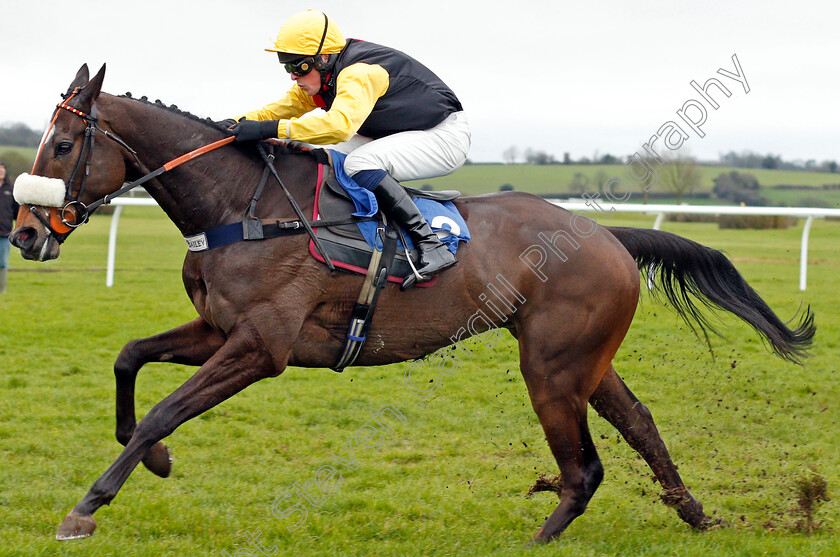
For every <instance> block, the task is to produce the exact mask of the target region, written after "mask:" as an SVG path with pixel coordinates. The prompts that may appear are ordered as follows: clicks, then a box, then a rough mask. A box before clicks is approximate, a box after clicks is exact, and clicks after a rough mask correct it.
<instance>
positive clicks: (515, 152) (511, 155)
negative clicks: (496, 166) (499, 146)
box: [502, 145, 519, 164]
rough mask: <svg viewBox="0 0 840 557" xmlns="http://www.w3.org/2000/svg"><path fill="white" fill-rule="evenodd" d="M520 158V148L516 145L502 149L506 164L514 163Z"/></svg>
mask: <svg viewBox="0 0 840 557" xmlns="http://www.w3.org/2000/svg"><path fill="white" fill-rule="evenodd" d="M518 158H519V148H517V147H516V145H511V146H510V147H508V148H507V149H505V150H504V151H502V160H503V161H504V162H505V163H506V164H513V163H515V162H516V159H518Z"/></svg>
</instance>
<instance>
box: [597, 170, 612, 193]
mask: <svg viewBox="0 0 840 557" xmlns="http://www.w3.org/2000/svg"><path fill="white" fill-rule="evenodd" d="M609 179H610V177H609V176H608V175H607V173H606V172H604V171H603V170H599V171H598V172H596V173H595V178H594V180H593V181H594V184H593V186H595V190H596V191H601V190H603V189H604V184H605V183H606V181H607V180H609Z"/></svg>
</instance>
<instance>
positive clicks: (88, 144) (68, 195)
mask: <svg viewBox="0 0 840 557" xmlns="http://www.w3.org/2000/svg"><path fill="white" fill-rule="evenodd" d="M83 88H84V87H76V88H75V89H74V90H73V92H72V93H71V94H70V95H68V96H67V97H66V98H65V100H64V101H63V102H60V103H58V104H57V105H56V111H55V114H54V115H53V118H52V121H51V122H50V127H49V128H48V129H47V132H46V133H45V135H44V140H43V141H42V143H41V146H40V148H39V149H38V154H37V156H36V157H35V163H34V164H33V166H32V171H33V173H34V171H35V167H36V166H37V164H38V160H39V159H40V158H41V152H42V151H43V148H44V146H45V145H46V138H47V137H48V135H49V132H50V131H51V130H52V129H53V126H54V125H55V121H56V119H57V118H58V115H59V113H60V111H59V110H58V109H64V110H67V111H69V112H70V113H71V114H75V115H76V116H78V117H79V118H81V119H82V120H84V121H85V132H84V134H85V138H84V142H83V143H82V149H81V152H80V153H79V159H78V160H77V161H76V166H75V167H74V168H73V173H72V174H71V175H70V179H69V180H68V181H67V187H66V190H65V193H64V201H65V202H66V203H65V205H64V206H63V207H62V208H61V211H60V213H59V212H56V211H55V210H50V211H48V213H47V216H46V217H45V216H44V215H42V214H41V212H40V211H39V210H38V207H37V206H36V205H32V204H30V205H28V208H29V210H30V211H31V212H32V213H33V214H34V215H35V216H36V217H37V218H38V220H39V221H41V224H43V225H44V227H45V228H46V230H47V232H48V233H49V234H52V235H53V236H54V237H55V238H56V240H57V241H58V243H59V244H61V243H63V242H64V240H66V239H67V236H69V235H70V233H71V232H72V231H73V229H75V228H78V227H79V226H81V225H83V224H85V223H86V222H88V220H89V217H90V215H91V214H92V213H93V212H94V211H95V210H96V209H98V208H99V207H100V206H102V205H108V204H110V203H111V201H112V200H113V199H114V198H116V197H119V196H121V195H123V194H124V193H127V192H129V191H131V190H133V189H134V188H136V187H137V186H140V185H143V184H145V183H146V182H148V181H149V180H152V179H154V178H157V177H158V176H160V175H161V174H163V173H165V172H169V171H170V170H172V169H174V168H176V167H178V166H180V165H182V164H184V163H185V162H189V161H191V160H193V159H195V158H198V157H200V156H201V155H204V154H206V153H209V152H211V151H214V150H216V149H218V148H219V147H223V146H225V145H228V144H229V143H232V142H233V141H234V140H235V139H236V138H235V137H234V136H230V137H225V138H224V139H220V140H219V141H214V142H213V143H209V144H207V145H204V146H202V147H199V148H197V149H193V150H192V151H190V152H189V153H186V154H184V155H181V156H180V157H177V158H175V159H172V160H171V161H169V162H167V163H165V164H164V165H163V166H161V167H160V168H158V169H156V170H153V171H151V172H148V173H146V174H145V175H144V176H142V177H141V178H138V179H137V180H134V181H133V182H128V183H126V184H125V185H123V186H122V187H121V188H119V189H118V190H116V191H114V192H111V193H109V194H107V195H105V196H104V197H103V198H102V199H98V200H96V201H94V202H93V203H90V204H89V205H85V204H84V203H82V202H81V197H82V193H83V192H84V189H85V179H86V178H87V177H88V175H89V174H90V161H91V157H92V155H93V149H94V146H95V144H96V132H97V131H99V132H101V133H102V134H103V135H104V136H105V137H107V138H108V139H110V140H112V141H114V142H116V143H117V144H118V145H119V146H120V147H122V148H123V149H125V150H126V151H128V152H129V153H131V156H133V157H134V160H135V162H136V163H137V166H138V168H140V169H144V168H145V167H144V166H143V163H141V162H140V159H139V158H138V156H137V152H136V151H135V150H134V149H132V148H131V147H130V146H129V145H128V144H127V143H126V142H125V141H123V140H122V139H120V138H119V137H117V136H115V135H114V134H112V133H110V132H108V130H105V129H103V128H102V127H101V126H100V125H99V118H98V117H97V116H96V115H94V114H87V113H85V112H82V111H81V110H78V109H77V108H74V107H72V106H69V105H68V104H67V103H69V102H70V101H71V100H72V99H73V97H75V96H76V95H77V94H78V93H79V91H81V90H82V89H83ZM95 110H96V105H95V104H94V105H93V106H92V108H91V112H92V113H93V112H94V111H95ZM257 149H258V150H259V152H260V155H261V156H262V158H263V160H264V161H265V164H266V168H265V171H264V172H263V176H262V179H261V180H260V184H259V186H258V187H257V191H256V193H255V194H254V197H253V198H252V200H251V204H250V206H249V208H248V211H247V213H246V218H245V220H244V221H242V222H241V223H236V224H234V225H233V226H234V227H241V230H242V231H243V236H244V237H243V239H246V240H260V239H264V238H265V237H266V235H265V233H264V229H263V223H262V222H261V221H259V220H258V219H256V218H255V217H254V209H255V206H256V202H257V200H258V199H259V196H260V193H261V192H262V189H263V187H264V185H265V182H266V179H267V178H268V175H269V172H270V173H271V174H272V175H273V176H274V178H275V179H276V180H277V182H278V183H279V184H280V187H281V189H282V190H283V193H284V194H285V195H286V197H287V198H288V200H289V203H290V204H291V206H292V208H293V209H294V211H295V214H297V216H298V219H299V220H297V221H293V222H290V223H280V222H279V221H275V222H274V225H273V226H274V227H275V228H276V229H277V232H275V233H274V234H273V236H278V235H281V234H282V233H283V232H286V231H287V230H289V229H291V230H292V231H293V230H295V229H297V228H300V227H303V229H304V231H306V232H307V233H308V234H309V236H310V238H312V241H313V242H314V243H315V246H316V247H317V248H318V251H319V252H320V253H321V255H322V256H323V257H324V259H325V260H326V261H327V266H328V267H329V269H330V271H334V270H335V267H334V266H333V264H332V261H330V258H329V257H328V256H327V252H326V250H325V249H324V247H323V245H322V244H321V241H320V239H319V238H318V237H317V236H316V235H315V231H314V230H313V229H312V225H311V223H310V222H309V221H308V220H307V219H306V217H305V216H304V214H303V211H302V210H301V208H300V206H299V205H298V203H297V201H295V199H294V197H292V194H291V192H289V190H288V189H287V188H286V185H285V184H284V183H283V181H282V180H281V179H280V175H279V174H278V173H277V170H276V169H275V168H274V164H273V161H274V155H271V154H269V153H267V152H266V150H265V147H263V145H261V144H258V145H257ZM83 164H84V174H82V177H81V180H80V183H79V190H78V192H77V193H76V195H75V196H73V195H72V189H73V182H74V181H75V180H76V177H77V176H78V174H79V171H80V170H81V168H82V165H83ZM51 209H54V208H51ZM68 216H70V217H72V221H71V220H69V219H68ZM228 228H229V226H228V227H220V228H219V229H215V230H220V231H223V233H222V238H220V239H224V240H225V241H227V239H228V238H229V237H230V236H229V231H228V230H227V229H228ZM62 229H63V230H62ZM202 235H203V234H202ZM269 237H271V236H269ZM206 244H207V240H206V236H205V239H204V245H206ZM187 245H188V247H189V248H190V250H191V251H203V250H196V249H193V247H192V246H191V245H190V238H188V239H187Z"/></svg>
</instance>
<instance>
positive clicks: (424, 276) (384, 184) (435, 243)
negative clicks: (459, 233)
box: [373, 175, 457, 289]
mask: <svg viewBox="0 0 840 557" xmlns="http://www.w3.org/2000/svg"><path fill="white" fill-rule="evenodd" d="M373 194H374V195H375V196H376V200H377V201H378V202H379V206H380V208H381V209H382V210H383V211H384V212H385V214H386V215H387V216H388V217H390V218H392V219H394V220H395V221H396V223H397V224H399V225H400V226H402V227H403V228H405V230H406V232H408V235H409V237H410V238H411V241H412V242H413V243H414V247H415V248H417V251H418V252H419V253H420V261H419V263H418V264H417V272H418V273H419V274H420V278H419V279H418V278H417V277H416V276H415V275H414V274H411V275H408V276H407V277H406V278H405V280H404V281H403V285H402V287H403V288H404V289H405V288H409V287H410V286H412V285H413V284H414V283H415V281H419V282H426V281H428V280H431V279H432V275H434V274H436V273H439V272H441V271H443V270H444V269H448V268H449V267H451V266H453V265H455V263H457V261H456V259H455V256H454V255H452V252H451V251H449V248H447V247H446V246H445V245H443V244H442V243H441V241H440V239H439V238H438V237H437V234H435V233H434V232H432V229H431V227H430V226H429V223H427V222H426V219H424V218H423V215H421V214H420V211H419V210H418V209H417V205H415V204H414V201H412V199H411V197H409V196H408V194H407V193H406V191H405V189H404V188H403V187H402V185H400V183H399V182H397V181H396V180H394V179H393V178H392V177H391V176H390V175H386V176H385V178H384V179H383V180H382V181H381V182H380V183H379V185H378V186H376V187H375V188H374V189H373Z"/></svg>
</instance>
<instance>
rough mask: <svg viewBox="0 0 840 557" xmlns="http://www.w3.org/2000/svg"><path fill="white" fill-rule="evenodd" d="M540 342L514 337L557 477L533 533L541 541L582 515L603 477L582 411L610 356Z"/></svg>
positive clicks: (535, 539) (610, 354)
mask: <svg viewBox="0 0 840 557" xmlns="http://www.w3.org/2000/svg"><path fill="white" fill-rule="evenodd" d="M541 345H542V342H541V339H537V340H536V341H535V342H532V341H529V339H528V338H527V337H526V336H520V360H521V369H522V375H523V377H524V378H525V384H526V385H527V387H528V394H529V395H530V397H531V404H532V406H533V408H534V411H535V412H536V413H537V416H538V417H539V420H540V424H541V425H542V427H543V431H545V437H546V440H547V441H548V445H549V447H550V448H551V452H552V454H553V455H554V458H555V460H556V461H557V465H558V466H559V467H560V474H561V476H562V480H563V487H562V490H561V492H560V504H559V505H558V506H557V508H556V509H555V510H554V512H552V513H551V515H550V516H549V517H548V519H547V520H546V521H545V523H544V524H543V525H542V527H541V528H540V529H539V531H538V532H537V534H536V535H535V537H534V541H540V542H547V541H550V540H551V539H552V538H554V537H556V536H559V535H560V534H561V533H562V532H563V531H564V530H565V529H566V528H567V527H568V526H569V524H570V523H571V522H572V521H573V520H574V519H575V518H577V517H578V516H580V515H581V514H583V512H584V510H586V506H587V504H588V503H589V500H590V499H591V498H592V495H593V494H594V493H595V490H596V489H597V488H598V485H599V484H600V483H601V479H602V478H603V476H604V469H603V467H602V466H601V461H600V459H599V458H598V453H597V452H596V450H595V444H594V443H593V442H592V437H591V436H590V434H589V427H588V425H587V423H586V409H587V401H588V400H589V396H590V395H591V394H592V391H593V390H594V389H595V387H596V386H597V384H598V382H599V380H600V376H601V375H602V374H603V372H604V369H605V368H606V366H607V365H608V364H609V361H610V359H611V358H612V355H613V354H612V353H609V354H607V353H606V351H605V350H604V351H601V353H593V352H589V353H588V354H582V353H580V352H578V351H577V350H575V349H573V348H571V347H570V348H567V349H566V350H564V351H562V352H560V353H559V355H558V353H557V352H556V351H553V350H548V349H546V348H545V347H540V346H541ZM537 347H540V348H537ZM599 369H600V371H599Z"/></svg>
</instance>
